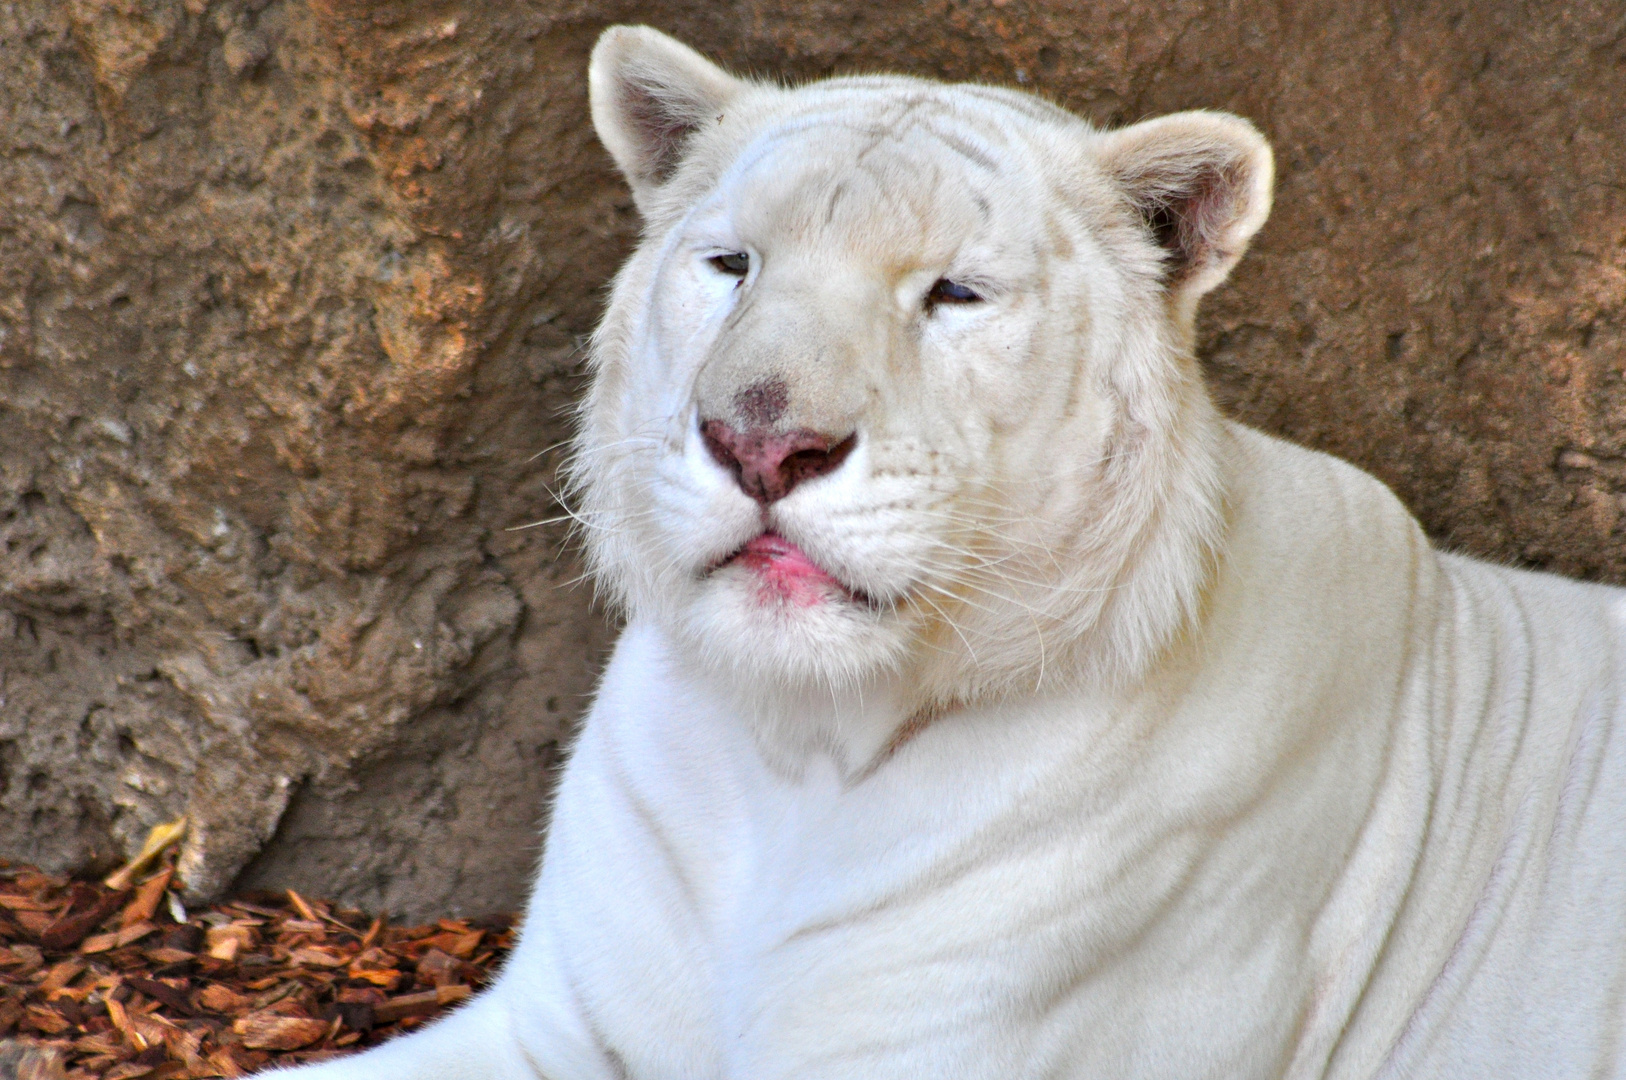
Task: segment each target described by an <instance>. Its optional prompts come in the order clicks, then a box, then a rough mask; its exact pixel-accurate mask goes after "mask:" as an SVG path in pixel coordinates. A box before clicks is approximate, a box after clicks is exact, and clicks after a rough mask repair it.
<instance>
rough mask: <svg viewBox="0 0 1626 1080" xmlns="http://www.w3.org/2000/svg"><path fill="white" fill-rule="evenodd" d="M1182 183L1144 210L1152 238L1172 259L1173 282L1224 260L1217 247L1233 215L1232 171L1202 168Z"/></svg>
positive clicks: (1234, 186) (1233, 183) (1221, 168)
mask: <svg viewBox="0 0 1626 1080" xmlns="http://www.w3.org/2000/svg"><path fill="white" fill-rule="evenodd" d="M1182 180H1184V181H1185V182H1184V183H1183V184H1182V185H1181V187H1180V188H1178V189H1177V190H1175V191H1168V192H1159V195H1160V196H1161V197H1160V198H1159V199H1157V201H1156V202H1154V203H1153V204H1152V205H1151V206H1150V207H1149V208H1148V209H1147V210H1146V211H1144V216H1145V218H1146V224H1147V226H1148V227H1149V228H1150V229H1151V230H1152V235H1153V236H1154V237H1155V238H1156V239H1157V242H1158V245H1159V246H1160V247H1162V248H1163V249H1164V250H1165V251H1167V252H1168V253H1169V254H1170V256H1171V259H1170V263H1171V270H1172V273H1171V275H1170V276H1171V277H1172V278H1174V279H1176V280H1178V279H1179V278H1180V277H1181V276H1183V275H1184V274H1185V273H1186V272H1187V271H1189V270H1190V269H1192V268H1193V267H1200V266H1204V265H1206V264H1208V263H1210V262H1212V261H1214V259H1215V257H1216V256H1218V257H1220V258H1223V257H1224V255H1225V252H1224V251H1222V250H1219V249H1218V247H1217V245H1218V243H1219V242H1220V238H1221V237H1222V236H1223V235H1224V233H1225V228H1226V226H1227V225H1229V224H1230V223H1231V221H1232V220H1233V219H1234V218H1235V216H1236V214H1235V203H1236V197H1237V190H1236V188H1237V180H1238V178H1237V176H1236V170H1235V169H1234V168H1226V167H1224V166H1217V167H1214V168H1202V169H1199V170H1196V171H1195V172H1194V173H1193V174H1192V175H1191V176H1189V177H1183V178H1182Z"/></svg>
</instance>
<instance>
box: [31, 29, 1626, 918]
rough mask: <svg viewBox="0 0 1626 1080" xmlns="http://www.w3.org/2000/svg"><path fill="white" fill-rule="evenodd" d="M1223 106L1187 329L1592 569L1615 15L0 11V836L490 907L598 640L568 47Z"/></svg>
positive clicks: (1465, 501)
mask: <svg viewBox="0 0 1626 1080" xmlns="http://www.w3.org/2000/svg"><path fill="white" fill-rule="evenodd" d="M616 21H646V22H650V23H653V24H655V25H657V26H659V27H661V28H662V29H665V30H667V31H669V32H672V33H675V34H677V35H679V36H681V37H683V38H685V39H686V40H688V41H690V42H691V43H693V44H695V45H696V46H698V47H700V48H702V49H704V50H706V51H708V52H709V53H711V54H712V55H714V56H716V57H717V58H719V59H720V60H722V61H724V62H725V63H727V64H729V65H732V66H734V67H736V68H737V69H741V70H747V71H754V72H757V73H762V74H779V75H784V76H787V77H791V78H811V77H817V76H820V75H825V74H830V73H835V72H847V71H860V70H876V69H885V70H900V71H907V72H913V73H917V74H924V75H933V76H938V77H944V78H952V79H983V80H989V81H995V82H1002V83H1018V84H1025V85H1026V86H1028V87H1029V88H1031V89H1033V90H1035V91H1037V92H1039V93H1042V94H1044V95H1046V96H1049V97H1051V98H1052V99H1054V100H1056V101H1058V102H1060V103H1062V104H1064V105H1066V106H1068V107H1070V108H1073V109H1075V110H1078V111H1079V112H1081V113H1083V114H1084V115H1087V116H1089V117H1092V118H1094V119H1096V120H1098V121H1100V122H1102V123H1123V122H1128V121H1131V120H1134V119H1137V118H1139V117H1142V116H1146V115H1151V114H1155V113H1159V112H1166V111H1170V110H1174V109H1180V108H1187V107H1193V106H1211V107H1218V108H1227V109H1232V110H1235V111H1237V112H1240V113H1242V114H1244V115H1246V116H1249V117H1251V118H1253V119H1254V120H1255V121H1256V122H1258V123H1259V125H1260V126H1261V127H1262V128H1263V129H1264V130H1265V132H1266V133H1267V134H1268V135H1269V136H1270V137H1271V138H1272V140H1273V141H1274V143H1275V145H1276V147H1277V153H1278V163H1279V171H1280V181H1279V186H1278V195H1277V210H1276V215H1275V217H1274V219H1273V220H1272V222H1271V223H1270V224H1269V225H1267V226H1266V228H1265V231H1264V233H1263V235H1262V237H1261V239H1260V240H1259V242H1258V243H1257V245H1256V246H1255V248H1254V250H1253V253H1252V254H1250V256H1249V257H1248V259H1247V260H1246V261H1245V262H1244V263H1243V265H1242V267H1241V269H1240V270H1239V272H1238V274H1237V276H1236V278H1235V280H1234V282H1233V283H1232V284H1231V285H1229V286H1227V287H1225V288H1224V289H1222V290H1221V291H1220V292H1219V293H1217V294H1216V295H1215V297H1214V298H1213V299H1212V301H1211V302H1210V304H1209V306H1208V309H1207V312H1206V314H1205V316H1204V322H1203V334H1202V352H1203V355H1204V357H1205V359H1206V361H1207V363H1208V365H1209V370H1210V372H1211V374H1212V377H1213V381H1214V385H1215V387H1216V390H1217V391H1218V392H1219V393H1220V395H1221V396H1222V398H1223V399H1224V400H1225V401H1226V402H1227V403H1228V406H1229V407H1230V408H1231V409H1232V411H1233V412H1234V413H1235V414H1236V415H1238V416H1240V417H1242V418H1244V419H1247V420H1249V421H1251V422H1253V423H1256V424H1258V425H1260V426H1263V427H1266V428H1268V429H1271V430H1274V431H1278V432H1282V433H1285V434H1287V435H1289V436H1291V437H1293V438H1296V439H1299V440H1302V441H1304V442H1307V443H1310V444H1312V445H1315V446H1319V447H1322V448H1325V449H1328V450H1331V451H1333V452H1335V453H1338V454H1341V455H1344V456H1346V457H1348V458H1351V459H1353V460H1355V461H1357V462H1359V463H1360V464H1362V465H1364V466H1365V467H1367V468H1369V469H1371V470H1373V471H1374V472H1376V473H1377V474H1378V475H1380V476H1382V477H1383V478H1384V479H1385V480H1387V481H1388V482H1389V483H1391V484H1392V485H1394V486H1395V488H1396V489H1397V490H1399V491H1400V492H1401V494H1402V495H1403V496H1404V497H1405V498H1406V499H1407V500H1408V502H1409V503H1410V504H1411V505H1412V506H1413V507H1415V508H1416V510H1417V511H1418V513H1419V514H1420V515H1421V516H1422V517H1423V519H1424V521H1425V523H1426V524H1427V526H1428V528H1429V529H1430V531H1431V532H1432V533H1433V534H1434V535H1435V536H1436V537H1438V538H1439V539H1440V540H1441V541H1442V542H1444V543H1447V544H1450V545H1452V546H1454V547H1457V548H1461V549H1464V550H1468V551H1472V552H1475V553H1478V554H1481V555H1486V556H1490V557H1494V558H1498V559H1502V560H1506V561H1512V562H1519V563H1524V564H1529V565H1536V566H1543V567H1549V568H1552V569H1555V570H1560V571H1563V572H1566V573H1571V574H1577V575H1581V576H1586V577H1593V578H1600V579H1604V580H1613V581H1626V530H1623V525H1622V515H1623V507H1626V179H1623V177H1626V120H1623V118H1622V115H1621V113H1620V103H1621V102H1623V101H1626V10H1622V9H1621V7H1620V6H1619V4H1618V3H1616V2H1615V0H1591V2H1587V0H1576V2H1570V3H1565V4H1562V5H1559V4H1550V3H1539V2H1531V3H1517V2H1512V0H1472V2H1471V3H1470V2H1468V0H1459V2H1453V3H1437V2H1427V0H1425V2H1418V3H1410V2H1408V3H1389V2H1382V3H1379V2H1352V0H1315V2H1306V3H1277V4H1269V3H1264V2H1256V0H1233V2H1230V3H1211V4H1203V3H1193V2H1178V3H1175V2H1170V3H1156V2H1147V0H1107V2H1102V3H1094V4H1089V3H1078V2H1076V0H1033V2H1026V0H926V2H923V3H912V4H877V3H865V2H855V0H843V2H818V0H813V2H809V0H776V2H770V0H756V2H750V0H705V2H699V0H695V2H692V3H676V2H671V0H657V2H653V3H643V4H635V3H631V2H625V0H601V2H575V3H570V2H559V3H540V2H537V3H524V2H513V3H494V2H491V0H461V2H458V0H444V2H440V0H396V2H372V3H368V2H362V0H270V2H267V0H22V2H19V3H0V856H4V857H9V858H23V859H31V860H36V861H40V862H44V863H46V864H48V865H51V866H54V867H66V866H77V867H92V866H96V865H98V864H106V863H108V862H111V861H113V860H115V859H117V858H118V857H119V856H120V855H121V853H122V852H123V851H125V850H126V849H128V848H129V847H130V846H131V845H132V844H133V843H135V842H136V841H138V840H139V838H140V837H141V836H142V835H144V834H145V831H146V829H147V828H148V827H149V826H150V825H151V824H153V823H155V822H157V821H160V820H167V819H169V818H171V817H173V816H175V815H176V814H178V813H181V812H186V813H188V814H190V815H191V816H192V818H193V820H194V822H195V823H196V824H197V829H196V831H195V832H194V834H193V837H192V839H191V840H190V842H189V844H188V847H187V850H186V853H185V860H184V869H185V871H186V873H187V877H188V880H189V881H190V883H191V885H192V887H193V888H194V889H195V890H197V891H198V892H210V891H214V890H218V889H221V888H224V887H226V886H228V885H229V884H231V883H233V882H234V881H235V882H238V883H241V884H270V883H275V884H277V885H294V886H295V887H298V888H301V889H309V890H311V891H313V892H316V893H320V894H323V895H337V896H340V897H342V898H344V899H346V900H349V901H352V902H356V903H360V904H363V905H366V906H370V907H387V908H391V909H393V910H395V911H397V912H401V913H407V914H423V913H427V912H431V911H449V910H488V909H492V908H500V907H508V906H512V905H514V904H516V903H517V902H518V901H519V899H520V897H521V896H522V891H523V882H524V879H525V877H526V876H527V874H528V872H529V869H530V866H531V864H532V862H533V860H534V857H535V854H536V851H537V847H538V842H537V839H536V831H535V825H536V822H537V821H538V819H539V815H540V814H541V812H542V807H543V804H544V801H545V796H546V789H547V783H548V777H549V772H550V764H551V763H552V762H553V761H554V760H555V757H556V754H557V747H558V741H559V738H560V736H561V733H562V732H563V731H565V730H567V728H568V724H569V722H570V720H571V719H572V718H573V717H574V716H576V715H577V714H578V713H579V711H580V709H581V706H582V704H583V701H584V695H585V694H586V693H587V692H588V691H589V690H590V688H591V684H592V678H593V673H594V670H595V665H596V663H597V659H598V657H599V656H600V655H601V653H602V650H603V648H604V645H605V643H606V642H607V641H608V640H609V633H608V630H607V629H606V627H605V626H604V624H603V619H602V616H601V615H600V614H598V613H596V612H595V611H594V610H593V609H592V608H591V606H590V602H591V593H590V590H589V589H587V588H585V587H572V586H571V585H570V582H571V581H572V580H573V579H574V578H575V577H576V575H577V574H578V572H579V566H578V564H577V561H576V560H575V558H574V556H573V555H572V553H571V552H570V551H569V549H568V547H567V546H566V544H565V538H564V534H563V531H562V529H561V528H560V527H558V526H557V525H545V526H540V527H537V528H534V529H529V530H524V531H507V530H509V529H510V528H511V527H513V526H516V525H522V524H525V523H527V522H531V521H536V520H540V519H546V518H550V517H553V516H555V515H556V514H557V513H558V512H559V511H558V507H557V505H556V503H555V502H554V500H553V496H552V490H553V486H554V480H555V469H556V467H557V464H558V459H559V453H558V450H557V447H556V446H555V444H556V443H557V442H558V440H559V439H561V438H562V437H563V436H564V434H565V432H566V430H567V423H568V421H567V416H566V414H567V411H568V409H569V406H570V403H571V401H572V400H573V397H574V395H575V393H576V391H577V390H578V388H579V385H580V377H581V372H580V356H579V353H578V351H577V343H578V342H579V340H580V338H581V335H583V334H585V333H587V332H588V331H589V330H590V329H591V327H592V325H593V322H594V319H595V317H596V312H597V306H598V302H599V298H600V296H601V295H602V292H601V286H602V284H603V282H604V281H605V280H606V278H607V277H608V276H609V274H610V273H611V272H612V270H613V268H614V266H615V265H616V262H617V260H618V259H619V258H620V257H621V256H622V255H623V254H624V253H625V252H626V250H627V248H628V246H629V245H630V243H631V242H632V241H633V239H634V236H635V233H636V229H637V222H636V219H635V215H634V214H633V212H632V209H631V203H630V200H629V199H628V198H627V197H626V196H625V194H624V191H623V189H622V187H621V186H620V184H619V183H618V182H617V181H616V179H615V178H614V176H613V174H612V172H611V169H610V166H609V163H608V160H607V158H606V157H605V155H604V154H603V152H602V151H601V150H600V149H599V148H598V146H597V143H596V142H595V141H594V139H593V136H592V133H591V131H590V129H589V127H588V124H587V120H586V102H585V96H584V90H583V86H582V81H583V80H582V72H583V67H584V64H585V60H586V55H587V51H588V49H589V48H590V47H591V44H592V41H593V38H594V36H595V35H596V34H597V32H598V31H599V30H600V29H601V28H602V27H603V26H604V25H606V24H608V23H610V22H616Z"/></svg>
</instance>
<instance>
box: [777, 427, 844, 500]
mask: <svg viewBox="0 0 1626 1080" xmlns="http://www.w3.org/2000/svg"><path fill="white" fill-rule="evenodd" d="M857 442H858V436H857V435H856V434H853V435H849V436H847V437H846V438H845V439H842V440H841V441H840V442H838V443H836V444H835V445H834V446H832V447H830V448H829V449H828V450H826V449H823V448H822V447H809V448H807V449H805V450H798V451H796V452H795V453H793V454H789V455H787V456H786V458H785V460H784V461H783V462H782V463H781V464H780V470H781V471H783V472H784V473H785V476H786V479H787V480H788V481H789V483H788V484H787V487H786V490H789V489H790V488H793V487H795V486H796V485H797V484H799V483H801V482H802V481H803V480H812V479H815V478H816V477H820V476H824V475H826V474H827V473H833V472H835V471H836V470H837V469H839V468H841V463H842V462H843V461H845V460H847V455H848V454H850V453H852V450H853V447H854V446H855V445H857Z"/></svg>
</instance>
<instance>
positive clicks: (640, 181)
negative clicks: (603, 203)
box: [587, 26, 746, 206]
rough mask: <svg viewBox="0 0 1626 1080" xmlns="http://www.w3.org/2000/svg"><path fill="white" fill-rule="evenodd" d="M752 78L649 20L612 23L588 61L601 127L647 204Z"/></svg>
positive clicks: (636, 196)
mask: <svg viewBox="0 0 1626 1080" xmlns="http://www.w3.org/2000/svg"><path fill="white" fill-rule="evenodd" d="M745 86H746V84H745V83H744V82H743V81H741V80H739V79H736V78H735V77H734V76H732V75H730V74H729V73H728V72H726V71H724V70H723V69H722V68H720V67H718V66H717V65H716V64H713V63H712V62H711V61H709V60H707V59H706V58H705V57H703V56H701V55H700V54H699V53H697V52H695V51H694V50H693V49H691V48H689V47H688V46H687V45H684V44H683V43H682V42H679V41H675V40H673V39H672V38H669V37H667V36H666V35H665V34H663V33H661V32H660V31H659V30H655V29H652V28H650V27H648V26H612V27H610V28H609V29H608V30H606V31H604V33H603V34H601V35H599V39H598V44H597V45H595V46H593V58H592V60H591V61H590V62H589V63H588V65H587V89H588V96H589V98H590V99H591V101H592V108H593V127H594V128H596V129H597V131H598V137H599V141H600V142H602V143H603V144H604V147H605V149H607V150H609V151H610V156H611V157H613V158H615V163H616V164H617V165H619V166H620V167H621V171H622V172H623V173H624V174H626V177H627V182H628V183H630V184H631V185H632V194H633V198H634V199H636V200H637V201H638V203H639V205H640V206H643V205H644V204H645V203H646V201H647V199H648V197H649V196H650V194H651V193H653V192H654V190H655V189H656V188H658V187H660V186H661V185H662V184H663V183H665V182H666V181H667V179H669V178H670V177H671V175H672V173H673V172H674V171H675V170H676V169H677V165H678V162H679V161H680V160H682V157H683V148H684V144H685V143H686V142H687V141H688V138H689V136H690V135H692V134H694V132H695V131H696V130H698V129H699V128H700V127H701V126H702V125H703V124H706V123H708V122H714V121H716V120H717V119H719V118H720V117H721V116H722V115H723V113H724V112H725V111H726V110H727V106H728V103H729V102H730V101H731V100H733V98H734V96H735V95H736V94H738V93H739V92H740V91H741V90H742V89H744V88H745Z"/></svg>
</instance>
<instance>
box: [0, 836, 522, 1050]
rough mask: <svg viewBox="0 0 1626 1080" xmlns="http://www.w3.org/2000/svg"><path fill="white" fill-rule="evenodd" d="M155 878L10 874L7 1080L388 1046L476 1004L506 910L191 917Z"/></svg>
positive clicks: (259, 904)
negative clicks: (409, 918)
mask: <svg viewBox="0 0 1626 1080" xmlns="http://www.w3.org/2000/svg"><path fill="white" fill-rule="evenodd" d="M174 884H176V883H175V879H174V871H173V870H172V869H170V868H168V867H165V868H162V869H159V870H158V871H157V872H156V873H155V874H153V875H152V876H151V877H149V878H147V879H146V880H145V881H132V882H131V883H130V885H129V887H128V888H116V887H109V886H107V885H105V884H102V883H97V882H86V881H72V880H69V879H67V878H63V877H58V876H54V875H51V874H45V873H41V872H39V871H38V870H35V869H32V868H30V867H22V866H5V865H4V864H0V1039H3V1040H4V1041H0V1080H10V1078H12V1077H19V1078H22V1080H34V1078H39V1080H47V1078H50V1080H58V1078H64V1077H65V1078H67V1080H90V1078H92V1077H94V1078H98V1080H135V1078H136V1077H147V1078H150V1080H176V1078H179V1077H206V1076H224V1077H233V1076H242V1075H244V1074H246V1073H250V1072H253V1071H255V1070H257V1069H261V1068H264V1067H266V1066H268V1065H272V1064H280V1065H289V1064H294V1063H296V1062H302V1061H317V1060H321V1059H323V1058H326V1057H331V1056H334V1055H337V1054H342V1053H346V1052H347V1051H350V1050H353V1049H358V1048H360V1047H364V1046H370V1045H372V1044H374V1043H377V1042H381V1041H382V1040H384V1039H387V1038H389V1037H390V1036H391V1035H394V1034H396V1033H398V1032H401V1031H404V1030H407V1029H409V1028H412V1027H414V1026H416V1025H418V1024H421V1023H423V1022H424V1021H426V1020H428V1019H430V1018H432V1017H434V1016H435V1015H437V1014H438V1013H440V1012H441V1011H442V1010H444V1009H446V1008H447V1007H449V1006H452V1005H455V1004H456V1003H457V1002H459V1001H462V1000H463V999H464V998H467V997H468V996H469V995H470V994H471V993H473V992H474V990H475V989H477V988H478V987H479V986H480V985H482V984H483V983H484V982H485V981H486V980H487V979H489V978H490V977H491V975H492V973H493V972H494V970H495V969H496V967H497V965H498V964H500V963H501V962H502V960H503V958H504V957H505V956H506V955H507V953H508V950H509V948H510V946H511V945H512V940H513V931H512V927H513V920H512V918H510V917H508V916H487V917H485V918H481V919H441V920H440V921H439V922H437V923H434V924H433V925H429V926H414V927H395V926H390V925H388V923H387V922H386V921H385V920H383V919H370V918H368V917H367V916H365V915H363V914H362V913H361V912H359V911H351V910H347V909H343V908H335V907H334V906H333V905H331V904H328V903H326V902H324V901H321V900H307V899H305V898H304V897H302V896H300V895H299V894H298V893H296V892H293V891H292V890H289V891H288V892H287V893H284V894H266V893H251V894H247V895H245V896H242V897H239V898H237V899H234V900H230V901H227V902H225V903H222V904H218V905H216V906H213V907H209V908H205V909H202V910H190V911H188V910H186V909H184V908H183V907H182V906H181V904H180V901H179V899H178V898H177V896H176V893H175V892H174V891H173V889H172V888H171V886H172V885H174Z"/></svg>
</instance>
